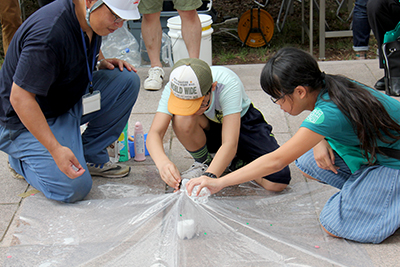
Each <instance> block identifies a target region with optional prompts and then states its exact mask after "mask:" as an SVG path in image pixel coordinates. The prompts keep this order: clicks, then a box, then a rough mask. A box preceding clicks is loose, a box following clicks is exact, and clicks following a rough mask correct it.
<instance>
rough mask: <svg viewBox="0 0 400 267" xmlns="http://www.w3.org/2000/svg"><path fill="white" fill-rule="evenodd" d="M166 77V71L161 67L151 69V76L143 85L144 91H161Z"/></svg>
mask: <svg viewBox="0 0 400 267" xmlns="http://www.w3.org/2000/svg"><path fill="white" fill-rule="evenodd" d="M164 75H165V73H164V70H163V69H162V68H160V67H154V68H151V69H149V75H148V77H147V79H146V80H144V83H143V87H144V89H146V90H150V91H156V90H160V89H161V87H162V84H163V80H164Z"/></svg>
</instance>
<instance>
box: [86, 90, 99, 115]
mask: <svg viewBox="0 0 400 267" xmlns="http://www.w3.org/2000/svg"><path fill="white" fill-rule="evenodd" d="M100 100H101V95H100V91H98V90H96V91H94V92H93V94H86V95H84V96H83V97H82V105H83V115H86V114H89V113H92V112H95V111H98V110H100V108H101V104H100Z"/></svg>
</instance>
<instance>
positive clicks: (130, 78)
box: [82, 68, 140, 178]
mask: <svg viewBox="0 0 400 267" xmlns="http://www.w3.org/2000/svg"><path fill="white" fill-rule="evenodd" d="M93 88H94V90H99V91H100V92H101V109H100V110H99V111H96V112H93V113H89V114H86V115H84V116H82V124H85V123H88V125H87V128H86V130H85V132H84V133H83V134H82V142H83V150H84V155H85V159H86V162H88V166H89V171H90V173H91V174H92V175H99V176H103V177H110V178H112V177H123V176H126V175H128V174H129V170H130V169H129V167H128V166H124V165H121V164H108V163H109V160H110V159H109V156H108V153H107V147H108V146H109V145H110V144H112V143H113V142H114V141H115V140H117V139H118V137H119V136H120V135H121V133H122V131H123V129H124V127H125V125H126V123H127V122H128V119H129V116H130V115H131V110H132V107H133V105H134V104H135V102H136V99H137V97H138V94H139V89H140V79H139V76H138V75H137V74H136V73H135V72H133V71H128V70H126V69H124V71H122V72H121V71H120V70H119V69H117V68H115V69H114V70H99V71H95V72H94V73H93ZM105 163H106V166H104V164H105Z"/></svg>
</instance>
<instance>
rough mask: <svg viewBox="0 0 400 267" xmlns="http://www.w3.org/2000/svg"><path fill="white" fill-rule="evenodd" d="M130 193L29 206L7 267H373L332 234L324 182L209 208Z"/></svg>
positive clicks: (211, 203) (223, 197) (178, 198)
mask: <svg viewBox="0 0 400 267" xmlns="http://www.w3.org/2000/svg"><path fill="white" fill-rule="evenodd" d="M115 186H116V185H113V186H110V187H107V186H105V187H103V190H107V189H110V190H111V189H112V190H113V192H115ZM121 186H124V190H123V191H124V192H125V193H124V196H121V197H120V198H118V197H115V194H109V196H114V198H107V199H96V200H86V201H81V202H78V203H75V204H65V203H59V202H55V201H50V200H47V199H45V198H44V197H43V196H42V195H41V194H38V195H35V196H33V197H29V198H27V199H26V200H25V202H24V203H23V206H22V207H21V212H20V214H19V215H18V217H17V218H16V219H17V222H18V223H17V226H16V227H15V229H14V234H13V244H12V246H10V247H9V250H8V251H7V255H9V257H8V258H7V259H6V260H5V261H4V266H41V267H44V266H152V267H156V266H157V267H161V266H168V267H172V266H235V267H240V266H272V267H274V266H363V267H366V266H372V263H371V260H370V259H369V256H368V254H367V252H366V251H365V250H364V249H363V248H362V244H359V243H355V242H350V241H346V240H343V239H337V238H332V237H329V236H328V235H327V234H325V233H323V231H322V229H321V227H320V225H319V222H318V215H319V213H320V209H321V208H322V207H323V204H324V203H325V202H324V203H320V200H321V199H325V200H326V199H327V198H328V197H329V196H330V195H332V192H333V191H332V189H331V187H328V186H325V185H322V184H319V183H317V182H311V183H307V182H299V183H296V184H294V185H291V186H290V187H288V189H286V190H285V191H284V192H281V193H271V192H267V191H265V190H264V189H258V188H256V187H255V186H254V185H253V184H249V183H246V184H244V185H241V186H240V187H238V188H236V191H239V193H240V194H241V195H240V196H233V194H229V188H227V189H226V191H223V192H222V193H219V194H217V195H212V196H210V197H209V198H208V201H207V202H206V203H203V204H199V203H196V202H194V201H193V200H192V199H191V198H189V197H188V196H187V195H186V192H185V191H180V192H177V193H168V194H147V193H146V194H143V195H138V196H134V197H126V195H129V194H127V193H126V191H127V188H126V187H127V185H121ZM132 190H133V191H134V192H142V190H138V189H137V188H136V187H134V186H132ZM144 191H145V190H144ZM247 191H249V192H250V191H252V192H256V193H255V194H251V195H247V196H246V195H245V194H246V192H247ZM227 192H228V193H227Z"/></svg>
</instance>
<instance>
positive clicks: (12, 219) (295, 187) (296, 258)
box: [0, 59, 400, 266]
mask: <svg viewBox="0 0 400 267" xmlns="http://www.w3.org/2000/svg"><path fill="white" fill-rule="evenodd" d="M319 65H320V67H321V70H323V71H325V72H326V73H330V74H342V75H345V76H347V77H349V78H353V79H355V80H358V81H360V82H362V83H365V84H367V85H369V86H373V85H374V83H375V82H376V80H377V79H379V78H381V77H382V76H383V71H382V70H380V69H379V68H378V60H376V59H372V60H358V61H335V62H332V61H321V62H319ZM226 67H228V68H230V69H232V70H233V71H234V72H236V73H237V74H238V75H239V76H240V78H241V79H242V81H243V83H244V85H245V89H246V92H247V94H248V95H249V97H250V98H251V99H252V101H253V104H254V105H255V107H257V108H258V109H259V110H261V112H262V113H263V114H264V116H265V118H266V120H267V121H268V122H269V123H270V124H271V125H272V126H273V133H274V134H275V136H276V138H277V140H278V142H279V143H280V144H283V143H284V142H286V141H287V140H289V139H290V137H291V136H293V134H295V132H296V131H297V130H298V128H299V126H300V124H301V122H302V121H303V120H304V118H305V117H306V116H307V115H308V113H309V112H303V113H302V114H300V115H299V116H296V117H293V116H290V115H288V114H286V113H284V112H283V111H282V110H281V109H280V108H279V106H278V105H275V104H273V103H272V102H271V101H270V99H269V96H267V95H266V94H265V93H264V92H263V91H262V89H261V88H260V85H259V77H260V73H261V70H262V67H263V64H255V65H229V66H226ZM170 70H171V68H166V69H165V72H166V78H165V80H168V78H169V73H170ZM147 71H148V68H139V69H138V74H139V76H140V78H141V82H142V83H143V81H144V79H145V78H146V75H147ZM161 92H162V91H161V90H160V91H146V90H144V89H143V88H141V89H140V93H139V97H138V100H137V103H136V104H135V106H134V108H133V110H132V113H131V116H130V118H129V124H128V126H129V127H128V132H129V134H130V135H133V132H134V124H135V122H136V121H140V122H141V123H142V124H143V128H144V132H145V133H147V132H148V131H149V129H150V125H151V122H152V119H153V117H154V114H155V112H156V109H157V106H158V101H159V99H160V96H161ZM164 148H165V150H166V152H167V155H169V157H170V158H171V159H172V160H173V161H174V162H175V163H176V165H177V167H178V168H179V169H180V170H185V169H187V168H188V167H189V166H190V165H191V164H192V162H193V160H192V159H191V157H190V155H189V154H188V152H187V151H186V150H185V149H184V148H183V146H182V145H181V144H180V142H179V141H178V140H177V138H176V137H175V136H174V134H173V132H172V129H171V128H170V129H169V130H168V131H167V134H166V136H165V138H164ZM6 164H7V155H6V154H5V153H3V152H0V177H1V179H0V236H1V239H0V265H1V266H68V265H65V264H63V263H62V262H63V261H62V259H63V257H64V258H68V257H69V255H76V258H75V259H74V263H76V264H73V265H82V266H139V265H135V259H137V260H139V259H141V258H142V256H143V255H146V253H145V251H146V247H151V246H152V244H151V241H150V240H156V239H153V238H155V236H160V235H164V232H163V231H164V230H165V229H164V230H163V231H161V230H162V229H163V228H160V227H158V228H157V225H160V223H161V225H162V223H165V218H168V216H170V213H169V212H170V209H173V208H172V206H171V207H170V206H165V207H164V209H163V212H162V213H160V215H157V216H154V217H151V218H152V219H151V220H150V222H149V224H146V225H142V228H141V229H140V230H137V231H138V232H137V236H134V235H130V234H129V231H128V232H123V231H122V230H125V229H128V230H129V228H126V227H124V226H123V225H122V224H118V223H114V224H113V220H114V221H115V222H117V221H118V220H123V219H124V218H127V217H124V216H127V215H129V214H130V213H132V214H133V213H134V210H135V209H138V210H140V205H139V206H135V205H136V204H135V205H133V204H132V203H133V201H134V200H136V199H138V198H139V199H145V200H146V201H145V202H147V204H148V203H151V199H152V198H157V197H161V198H162V197H163V196H169V195H171V193H170V192H169V191H166V186H165V184H164V183H163V182H162V180H161V179H160V178H159V175H158V172H157V168H156V167H155V165H154V162H153V161H152V160H151V157H149V156H147V157H146V161H144V162H136V161H134V159H130V160H129V161H127V162H125V164H127V165H129V166H130V167H131V169H132V172H131V173H130V175H129V176H128V177H126V178H123V179H104V178H99V177H94V178H93V182H94V183H93V189H92V191H91V192H90V193H89V195H88V196H87V197H86V198H85V200H84V201H82V202H81V203H80V204H63V203H58V202H56V201H51V200H47V199H45V198H44V196H43V195H42V194H41V193H38V194H36V195H34V196H28V197H26V198H22V197H20V196H18V195H19V194H21V193H24V192H26V191H29V190H31V189H33V188H32V187H30V186H29V185H28V184H27V183H26V182H24V181H21V180H16V179H12V178H11V176H10V174H9V173H8V170H7V165H6ZM290 169H291V172H292V177H293V178H292V181H291V184H290V185H289V186H288V188H287V189H285V190H284V192H282V193H278V194H277V193H272V192H266V191H265V190H264V189H261V188H260V187H259V186H257V185H256V184H255V183H252V182H248V183H244V184H241V185H237V186H233V187H229V188H226V189H225V190H222V191H221V192H219V193H218V194H215V195H214V196H212V200H211V201H210V205H215V206H213V208H214V209H215V210H218V209H219V212H220V213H219V214H224V217H221V218H219V217H218V216H219V215H218V213H215V214H214V216H217V217H215V218H217V219H218V220H217V224H216V225H215V227H220V226H221V225H230V226H232V227H234V228H236V229H237V232H238V233H241V234H243V238H245V239H243V240H244V241H245V242H250V241H249V239H248V238H251V240H252V241H251V242H250V243H253V242H255V243H258V244H259V248H260V250H261V251H262V252H263V253H264V254H265V255H268V257H269V260H270V262H269V263H270V264H266V263H265V262H257V261H254V262H253V264H252V266H282V265H287V264H289V265H290V264H301V266H398V255H399V254H400V231H397V232H396V233H395V234H394V235H393V236H391V237H389V238H388V239H387V240H385V241H384V242H383V243H382V244H379V245H371V244H360V243H357V242H351V241H346V240H341V239H334V238H331V237H329V236H327V235H326V234H325V233H324V232H323V231H322V229H321V228H320V226H319V223H318V215H319V213H320V212H321V209H322V208H323V206H324V205H325V203H326V201H327V200H328V199H329V197H330V196H331V195H332V194H334V193H335V192H337V190H336V189H334V188H332V187H330V186H327V185H322V184H320V183H318V182H315V181H309V180H306V179H305V178H304V177H303V176H302V175H301V173H300V171H299V170H298V169H297V168H296V167H295V165H294V164H293V163H292V164H290ZM167 190H168V188H167ZM166 192H167V194H165V193H166ZM149 196H150V197H149ZM147 197H149V198H147ZM145 202H144V203H143V205H145V204H146V203H145ZM161 202H162V201H161ZM85 205H87V206H85ZM91 205H96V207H97V208H98V207H100V206H101V205H103V206H106V207H108V208H109V209H108V210H104V209H103V210H102V211H100V210H99V212H100V213H96V212H97V211H98V210H97V208H94V209H91V208H88V207H91ZM130 205H133V206H132V208H127V207H129V206H130ZM235 205H237V207H239V205H243V207H245V206H246V205H247V206H246V208H247V209H248V211H251V212H249V214H248V216H249V217H248V218H249V221H250V219H251V218H252V219H251V220H253V219H254V221H250V222H251V223H254V224H257V223H259V222H264V223H265V222H268V221H271V220H274V221H273V222H274V223H273V224H272V223H271V225H274V226H275V225H276V226H277V224H276V223H278V225H279V223H281V224H282V225H281V226H280V228H276V229H279V231H277V232H275V230H269V229H270V228H268V229H267V230H266V228H265V227H266V226H269V224H268V225H259V226H260V228H257V229H262V233H264V234H260V232H258V233H257V231H254V229H256V228H254V229H253V228H248V227H244V226H246V225H245V224H246V223H244V226H243V225H240V220H239V219H238V220H236V221H235V222H234V223H232V222H230V219H231V217H234V216H236V215H235V214H236V213H235V212H237V210H235V209H236V206H235ZM110 207H111V208H110ZM230 209H232V210H230ZM215 210H214V211H215ZM119 212H120V213H119ZM199 212H203V211H199ZM210 212H211V211H210ZM229 212H230V213H229ZM225 213H226V214H225ZM79 214H81V215H80V216H78V215H79ZM201 214H203V213H201ZM205 214H208V213H205ZM229 214H230V215H229ZM294 214H297V216H298V217H294ZM27 215H29V216H32V217H31V219H32V221H30V220H27V218H26V216H27ZM62 216H66V217H62ZM204 216H205V217H207V216H208V215H204ZM252 216H253V217H254V218H253V217H252ZM257 216H259V217H257ZM271 216H272V217H271ZM60 217H62V218H64V219H68V220H67V221H68V225H69V226H70V228H68V227H67V228H65V225H66V224H65V225H64V226H63V227H61V226H60V225H59V226H60V229H56V227H54V226H55V225H56V224H60V223H61V222H63V220H60ZM109 217H110V218H111V219H110V218H109ZM256 217H257V218H256ZM43 218H47V219H49V220H52V221H53V227H52V226H51V225H50V224H49V221H48V220H44V219H43ZM72 218H74V220H72ZM207 218H208V217H207ZM205 220H206V219H205ZM102 221H104V225H107V226H108V227H110V228H115V229H118V227H119V228H120V229H119V230H120V231H122V232H121V233H123V234H124V235H126V238H125V239H123V240H124V241H123V242H122V241H121V240H122V239H118V238H117V236H118V235H116V236H115V238H114V237H113V236H112V235H111V237H110V236H107V237H103V236H102V234H103V233H102V232H101V231H99V232H97V231H95V229H92V228H93V227H88V226H90V223H92V224H93V225H99V222H102ZM26 223H28V224H26ZM29 223H31V224H30V225H29ZM85 224H86V225H85ZM34 229H39V230H38V231H37V232H35V231H33V230H34ZM68 229H69V230H71V231H70V232H68ZM72 229H75V231H79V230H82V231H83V232H84V233H87V234H92V233H97V234H98V236H99V237H101V238H103V240H102V239H101V238H100V239H96V238H94V239H93V240H97V241H93V242H87V243H85V245H84V246H80V244H79V242H77V240H78V239H70V238H71V237H74V238H78V237H79V236H78V235H77V234H76V232H73V231H72ZM56 230H57V231H56ZM148 230H152V231H155V232H151V234H150V235H149V236H148V237H149V239H148V240H147V241H146V232H147V231H148ZM92 231H94V232H92ZM135 231H136V230H135ZM285 232H286V235H285V234H284V233H285ZM135 233H136V232H135ZM210 233H211V232H210ZM265 233H268V234H269V236H267V235H265ZM38 234H40V235H38ZM27 237H30V238H32V239H29V241H27V239H26V238H27ZM43 237H45V238H46V239H44V240H41V238H43ZM19 238H23V239H19ZM47 238H50V239H47ZM79 238H81V239H82V240H87V239H85V237H84V236H80V237H79ZM113 238H114V239H113ZM224 238H225V236H224V235H219V236H218V237H216V236H215V237H211V238H210V239H209V241H208V242H207V243H206V244H208V245H206V244H204V243H202V242H203V239H201V238H198V239H195V240H193V242H186V243H180V242H181V241H177V244H185V246H184V247H181V249H180V250H179V251H181V253H180V254H179V255H173V256H174V257H178V258H179V257H182V256H185V257H187V259H188V262H189V260H191V257H192V256H194V254H193V255H192V253H193V250H189V248H192V247H193V248H198V250H199V251H198V252H200V251H206V250H202V249H205V248H204V246H211V247H213V245H217V246H225V248H227V247H229V248H230V249H231V250H232V251H233V250H235V249H237V248H234V247H232V246H230V244H229V242H226V241H225V239H224ZM21 240H22V241H23V242H22V241H21ZM35 240H36V241H35ZM54 240H58V241H54ZM107 240H112V241H113V242H117V243H118V244H119V245H118V246H116V247H115V249H114V250H112V251H109V252H106V253H103V254H101V253H100V254H99V255H98V257H97V258H96V259H93V260H92V261H91V262H86V261H83V259H84V256H82V254H81V252H82V251H81V250H82V249H83V251H85V249H86V252H90V251H93V250H95V249H99V250H101V249H102V248H109V246H110V244H109V243H107V242H108V241H107ZM174 240H175V239H174ZM231 240H234V236H232V239H231ZM299 240H303V241H304V242H303V243H304V244H301V242H300V243H299V242H298V241H299ZM283 241H285V242H286V243H285V242H283ZM20 242H22V244H21V243H20ZM38 242H42V243H43V244H38ZM82 242H83V241H82ZM317 243H318V244H319V245H320V248H318V249H316V248H315V247H314V245H317ZM169 244H170V243H169ZM210 244H212V245H210ZM246 244H247V243H246ZM66 245H67V246H66ZM137 246H140V248H141V249H142V250H143V251H144V252H143V253H142V254H143V255H139V254H137V253H133V252H134V251H135V250H134V248H135V247H137ZM186 246H187V247H188V248H187V249H186V250H185V247H186ZM310 246H311V247H310ZM215 249H216V250H217V248H215ZM74 251H75V254H70V253H72V252H74ZM190 251H192V252H191V253H189V254H190V255H192V256H190V255H187V254H188V253H187V252H190ZM228 251H229V249H227V250H226V252H225V253H227V252H228ZM129 252H132V253H133V254H132V257H131V256H129ZM164 252H165V253H169V252H167V251H164V250H163V249H162V248H160V250H159V251H158V252H157V253H164ZM123 254H125V255H123ZM15 255H17V256H19V255H28V256H27V257H23V256H21V258H20V259H15V257H14V256H15ZM339 255H341V256H340V257H342V258H341V259H340V257H339ZM133 256H135V257H136V258H135V257H133ZM13 257H14V259H13ZM80 257H82V258H80ZM233 257H234V256H233ZM27 258H29V259H31V260H32V261H29V260H27ZM10 259H13V260H10ZM79 259H82V261H81V262H79ZM138 262H139V261H138ZM190 262H192V261H190ZM213 263H214V264H210V265H203V266H218V265H221V264H224V262H221V261H220V262H218V260H216V261H214V262H213ZM160 264H161V263H160ZM69 266H72V265H69ZM141 266H150V265H141ZM157 266H161V265H157ZM164 266H166V265H165V264H164ZM170 266H174V265H170ZM175 266H186V265H185V264H175ZM193 266H196V265H193ZM236 266H249V265H240V264H238V265H236ZM298 266H299V265H298Z"/></svg>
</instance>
